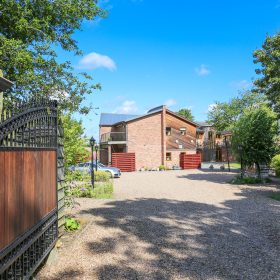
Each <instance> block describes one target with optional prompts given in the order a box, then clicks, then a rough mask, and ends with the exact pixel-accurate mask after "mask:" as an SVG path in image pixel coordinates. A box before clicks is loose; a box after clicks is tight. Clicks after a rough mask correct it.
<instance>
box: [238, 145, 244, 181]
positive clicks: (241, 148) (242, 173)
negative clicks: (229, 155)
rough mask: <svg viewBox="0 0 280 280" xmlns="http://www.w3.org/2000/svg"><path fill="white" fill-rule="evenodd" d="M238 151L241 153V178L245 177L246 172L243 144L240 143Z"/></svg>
mask: <svg viewBox="0 0 280 280" xmlns="http://www.w3.org/2000/svg"><path fill="white" fill-rule="evenodd" d="M238 151H239V154H240V164H241V178H242V179H243V176H244V172H243V146H242V145H238Z"/></svg>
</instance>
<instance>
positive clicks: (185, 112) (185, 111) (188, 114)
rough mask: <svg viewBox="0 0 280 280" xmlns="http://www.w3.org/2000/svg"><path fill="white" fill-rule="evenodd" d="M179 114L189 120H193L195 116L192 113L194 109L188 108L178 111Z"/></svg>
mask: <svg viewBox="0 0 280 280" xmlns="http://www.w3.org/2000/svg"><path fill="white" fill-rule="evenodd" d="M177 114H178V115H180V116H182V117H184V118H185V119H187V120H190V121H193V120H194V117H193V115H192V111H191V110H190V109H187V108H182V109H180V110H179V111H178V112H177Z"/></svg>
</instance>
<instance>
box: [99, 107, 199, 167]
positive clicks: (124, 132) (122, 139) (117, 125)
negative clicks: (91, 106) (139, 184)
mask: <svg viewBox="0 0 280 280" xmlns="http://www.w3.org/2000/svg"><path fill="white" fill-rule="evenodd" d="M197 127H199V125H198V124H197V123H195V122H192V121H189V120H187V119H185V118H183V117H181V116H179V115H178V114H176V113H174V112H172V111H170V110H169V109H167V108H166V107H165V106H159V107H156V108H153V109H151V110H149V111H148V112H147V113H146V114H144V115H125V114H106V113H102V114H101V117H100V124H99V135H100V141H99V142H100V161H101V162H102V163H104V164H111V163H112V154H113V153H134V154H135V166H136V170H139V169H140V168H143V167H148V168H158V167H159V166H160V165H165V166H168V167H169V168H171V167H173V166H179V164H180V154H181V153H186V154H196V135H197Z"/></svg>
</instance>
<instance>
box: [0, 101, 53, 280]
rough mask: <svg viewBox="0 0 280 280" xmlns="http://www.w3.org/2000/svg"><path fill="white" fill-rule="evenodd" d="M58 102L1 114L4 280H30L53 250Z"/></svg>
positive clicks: (17, 106)
mask: <svg viewBox="0 0 280 280" xmlns="http://www.w3.org/2000/svg"><path fill="white" fill-rule="evenodd" d="M56 181H57V102H56V101H54V100H46V99H42V98H36V99H31V100H29V101H26V102H21V103H13V104H9V106H8V108H7V107H6V108H4V110H2V112H0V279H1V280H4V279H5V280H9V279H28V278H29V277H30V276H31V275H32V274H33V272H34V271H35V270H36V268H37V267H38V266H39V265H40V264H41V262H42V261H43V260H44V258H45V257H46V256H47V254H48V253H49V252H50V251H51V249H52V248H53V247H54V244H55V242H56V240H57V237H58V225H57V220H58V217H57V216H58V215H57V189H56V188H57V186H56Z"/></svg>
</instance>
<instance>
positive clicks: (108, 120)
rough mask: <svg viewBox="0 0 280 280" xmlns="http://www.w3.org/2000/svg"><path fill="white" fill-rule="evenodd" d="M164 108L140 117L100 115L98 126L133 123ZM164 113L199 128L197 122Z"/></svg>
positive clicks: (153, 109) (170, 112)
mask: <svg viewBox="0 0 280 280" xmlns="http://www.w3.org/2000/svg"><path fill="white" fill-rule="evenodd" d="M164 108H165V106H164V105H161V106H158V107H155V108H152V109H150V110H149V111H148V112H147V113H146V114H142V115H127V114H110V113H101V116H100V122H99V125H100V126H113V125H119V124H121V123H124V122H125V123H127V122H131V121H135V120H137V119H140V118H144V117H148V116H150V115H153V114H156V113H159V112H161V111H162V110H163V109H164ZM166 112H167V113H169V114H171V115H174V116H175V117H177V118H180V119H182V120H184V121H186V122H188V123H191V124H193V125H194V126H196V127H199V126H200V124H198V123H197V122H193V121H190V120H188V119H186V118H184V117H182V116H180V115H178V114H177V113H175V112H173V111H170V110H168V109H166Z"/></svg>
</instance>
